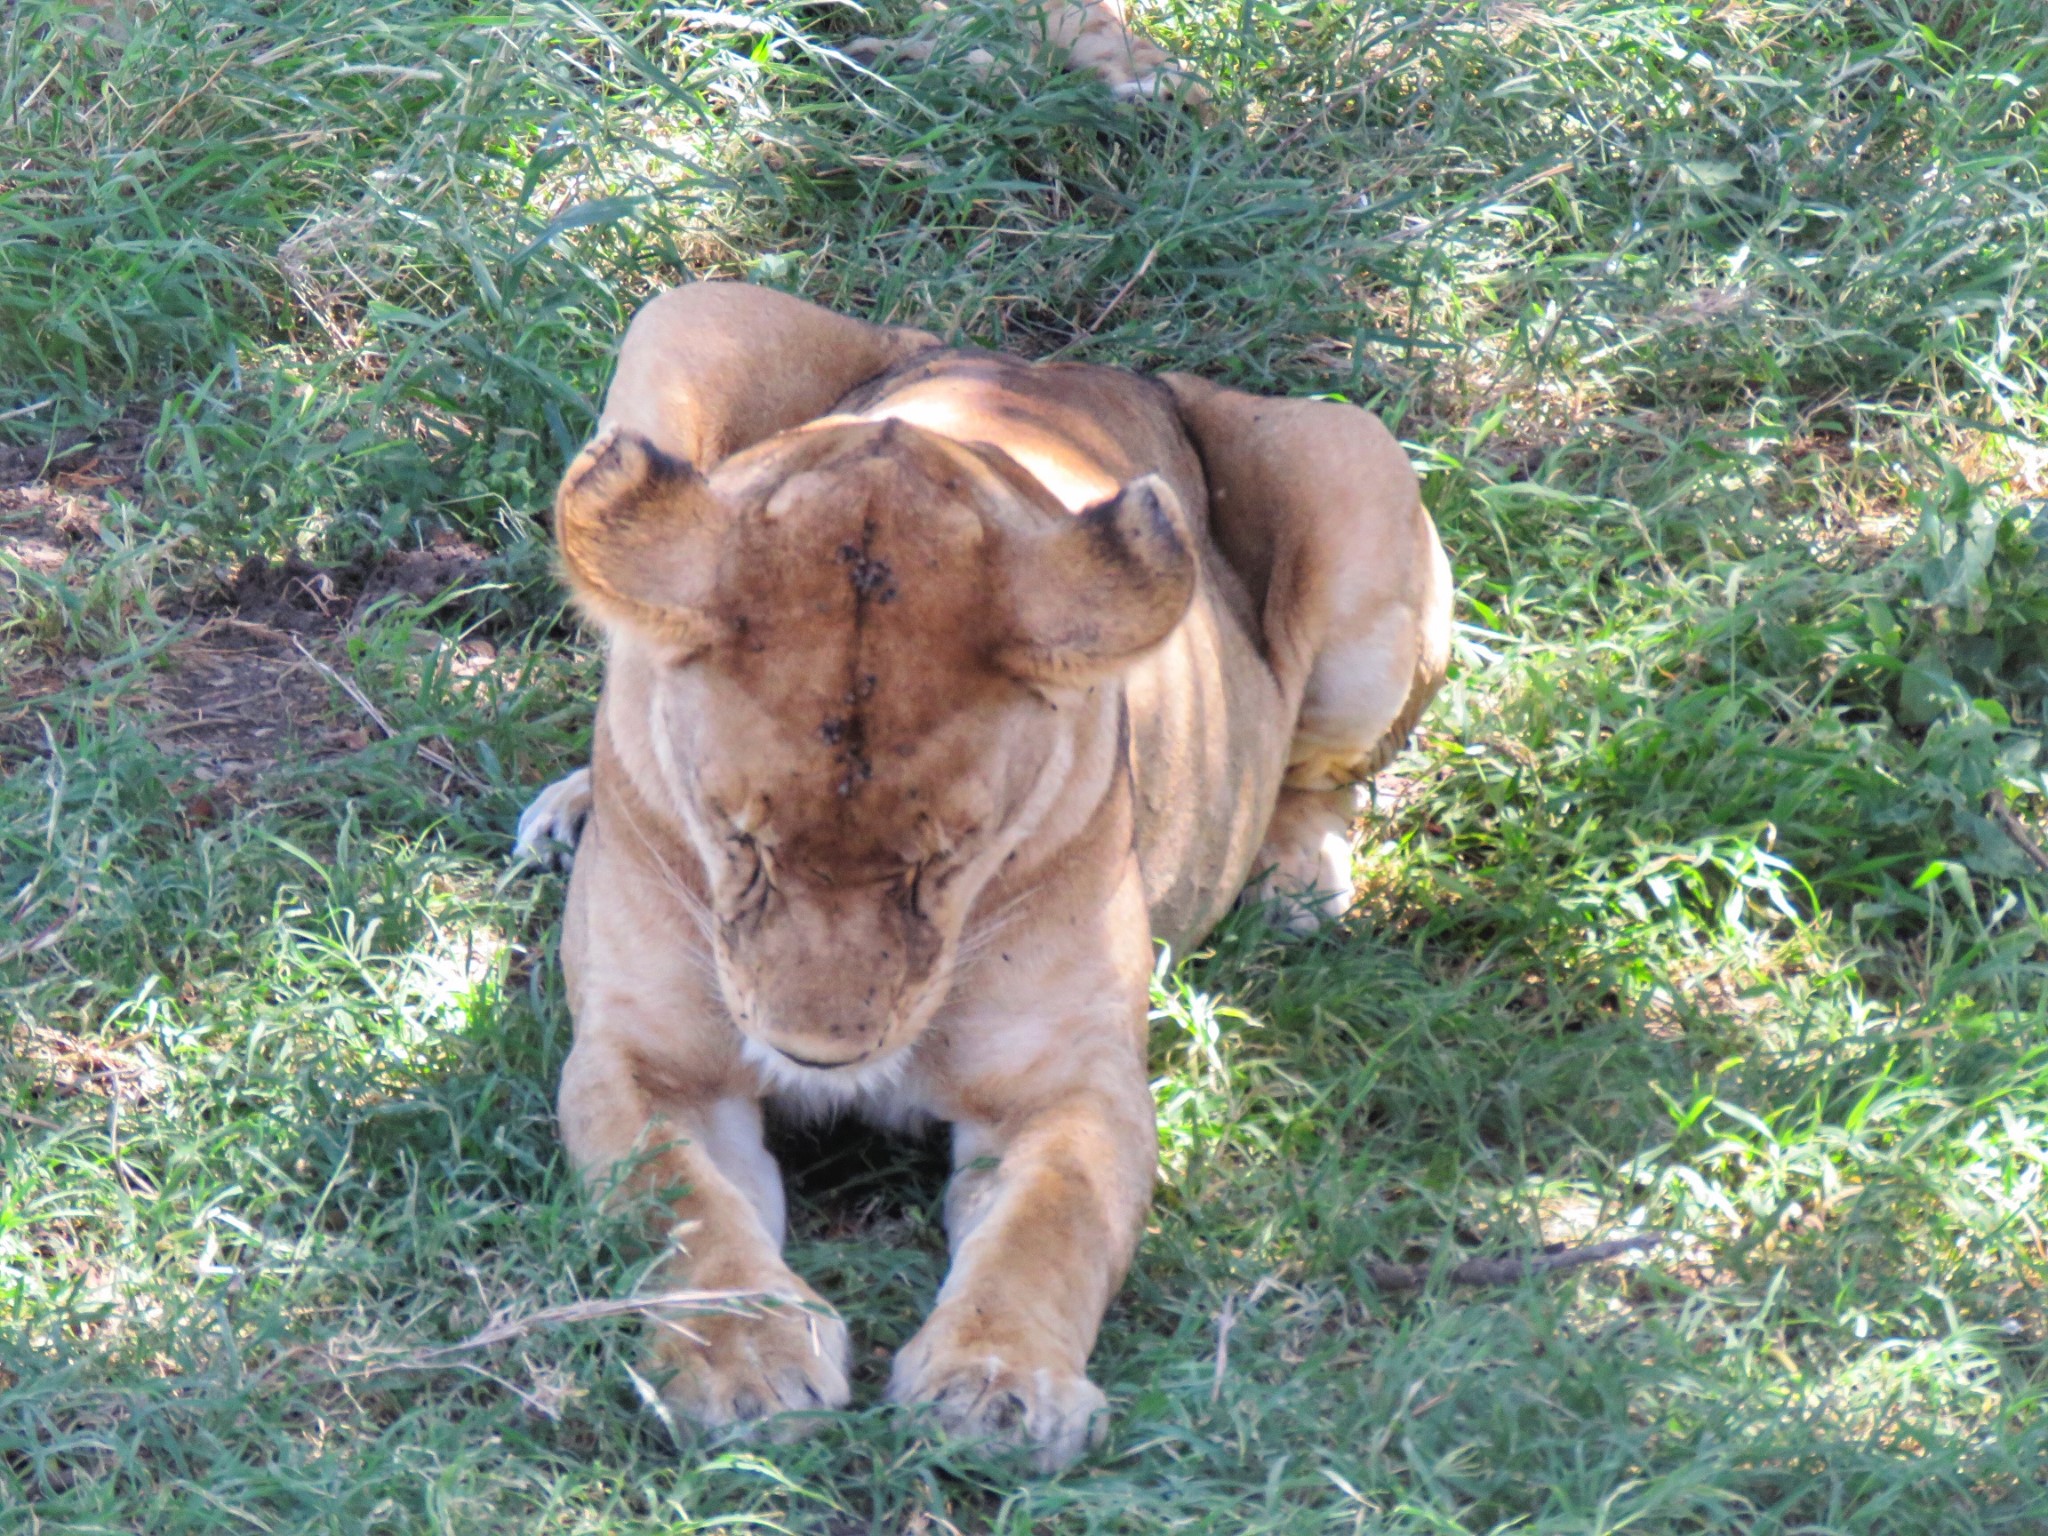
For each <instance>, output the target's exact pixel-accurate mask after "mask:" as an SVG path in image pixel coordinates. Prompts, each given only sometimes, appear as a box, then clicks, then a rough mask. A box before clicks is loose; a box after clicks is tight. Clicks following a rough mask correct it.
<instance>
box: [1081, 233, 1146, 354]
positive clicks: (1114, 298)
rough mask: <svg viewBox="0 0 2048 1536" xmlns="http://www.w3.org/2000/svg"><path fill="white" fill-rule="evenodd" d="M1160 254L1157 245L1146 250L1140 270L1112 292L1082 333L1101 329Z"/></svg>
mask: <svg viewBox="0 0 2048 1536" xmlns="http://www.w3.org/2000/svg"><path fill="white" fill-rule="evenodd" d="M1158 255H1159V247H1158V246H1157V245H1154V246H1153V247H1152V248H1151V249H1150V250H1148V251H1147V252H1145V259H1144V260H1143V261H1141V262H1139V263H1138V270H1137V271H1135V272H1133V273H1132V274H1131V275H1130V276H1129V277H1127V278H1125V279H1124V285H1123V287H1121V288H1119V289H1117V291H1116V292H1115V293H1113V294H1111V295H1110V296H1109V302H1108V303H1107V304H1105V305H1103V306H1102V308H1101V309H1100V310H1098V311H1097V312H1096V315H1095V318H1094V319H1093V320H1091V321H1089V322H1088V323H1087V324H1086V325H1084V326H1082V327H1081V333H1082V334H1083V335H1085V336H1093V335H1094V334H1095V332H1096V331H1097V330H1098V329H1100V327H1101V325H1102V322H1103V321H1105V320H1107V319H1108V318H1109V312H1110V311H1111V310H1113V309H1115V308H1116V307H1117V305H1119V304H1121V303H1123V301H1124V295H1125V294H1127V293H1129V292H1130V291H1131V290H1132V289H1133V288H1135V287H1137V286H1138V279H1139V278H1141V277H1143V276H1144V275H1145V274H1146V273H1147V272H1150V271H1151V270H1152V263H1153V261H1154V260H1155V259H1156V258H1157V257H1158Z"/></svg>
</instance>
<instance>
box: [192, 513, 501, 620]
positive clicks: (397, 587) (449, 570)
mask: <svg viewBox="0 0 2048 1536" xmlns="http://www.w3.org/2000/svg"><path fill="white" fill-rule="evenodd" d="M490 560H491V553H490V551H489V550H487V549H485V548H483V547H482V546H481V545H479V544H473V543H471V542H470V541H469V540H467V539H464V538H462V537H460V536H459V535H456V534H453V533H446V532H444V533H439V534H436V535H435V536H434V538H433V540H432V541H431V542H430V543H429V544H428V545H427V547H426V548H425V549H397V550H384V551H379V552H377V553H375V554H370V555H365V556H363V557H361V558H358V559H356V560H352V561H350V562H349V563H348V564H346V565H337V566H317V565H309V564H307V563H306V562H305V561H303V560H300V559H299V558H298V557H297V556H289V557H287V558H286V559H284V560H262V559H250V560H247V561H245V562H244V563H243V564H242V567H241V569H239V570H238V571H236V572H235V574H234V576H233V577H232V578H231V579H230V580H229V582H228V584H227V588H226V591H225V592H224V593H223V594H222V595H221V599H220V606H222V607H224V608H226V609H228V610H230V611H231V612H232V613H233V614H234V615H235V617H237V618H239V619H243V620H245V621H248V622H250V623H255V624H262V625H266V626H268V627H269V628H271V629H275V630H281V631H284V632H287V633H291V634H301V635H304V634H316V633H327V632H331V631H334V630H338V629H343V628H346V627H347V626H348V625H349V624H350V623H351V622H353V621H354V620H355V619H356V618H357V617H358V616H359V615H360V614H362V613H364V612H365V611H366V610H368V609H369V608H370V607H371V606H373V605H374V604H377V603H379V602H382V601H384V600H385V599H387V598H391V597H394V596H395V597H400V598H407V599H410V600H412V601H414V602H429V601H431V600H433V599H434V598H437V597H439V596H440V595H441V594H442V593H444V592H446V591H448V590H449V589H450V588H452V587H457V586H460V585H462V584H463V583H464V582H468V581H474V580H476V579H477V578H478V577H479V576H480V575H482V574H483V571H484V568H485V567H486V566H487V565H488V564H489V563H490Z"/></svg>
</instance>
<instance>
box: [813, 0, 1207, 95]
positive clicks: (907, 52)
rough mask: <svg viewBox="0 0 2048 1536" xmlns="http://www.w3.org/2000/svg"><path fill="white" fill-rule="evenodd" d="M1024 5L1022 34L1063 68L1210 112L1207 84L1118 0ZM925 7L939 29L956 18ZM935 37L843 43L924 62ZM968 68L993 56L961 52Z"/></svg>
mask: <svg viewBox="0 0 2048 1536" xmlns="http://www.w3.org/2000/svg"><path fill="white" fill-rule="evenodd" d="M1016 3H1017V7H1018V9H1019V10H1021V11H1022V12H1023V16H1022V18H1021V19H1022V22H1023V27H1024V32H1025V36H1026V38H1027V40H1029V41H1030V42H1032V43H1033V44H1034V45H1035V46H1036V47H1037V48H1039V49H1040V50H1042V51H1043V52H1044V53H1046V54H1047V55H1049V56H1050V57H1052V58H1054V59H1057V60H1058V61H1060V62H1061V63H1063V64H1065V65H1066V67H1067V68H1069V69H1076V70H1083V71H1086V72H1087V73H1089V74H1092V75H1094V76H1095V77H1096V78H1097V79H1098V80H1100V81H1102V83H1103V84H1105V85H1107V86H1108V87H1109V90H1110V94H1111V95H1113V96H1115V97H1116V98H1117V99H1119V100H1123V101H1128V100H1131V99H1134V98H1137V97H1172V98H1174V99H1176V100H1178V101H1180V102H1183V103H1185V104H1186V105H1188V106H1190V107H1193V108H1194V109H1195V111H1196V112H1197V114H1198V115H1200V116H1202V117H1204V118H1208V117H1210V116H1211V115H1212V113H1211V111H1210V102H1209V91H1208V89H1207V87H1205V86H1204V85H1203V84H1202V83H1201V82H1200V81H1199V80H1196V79H1194V78H1193V77H1192V76H1190V75H1189V74H1188V73H1187V72H1186V71H1185V70H1183V69H1181V68H1180V67H1178V66H1177V65H1176V64H1175V63H1174V62H1173V57H1172V55H1171V54H1169V53H1167V52H1166V50H1165V49H1163V48H1161V47H1160V46H1159V45H1158V44H1157V43H1155V42H1154V41H1152V39H1151V38H1149V37H1147V36H1146V35H1145V33H1144V31H1143V30H1142V29H1141V28H1138V27H1134V26H1132V25H1131V22H1130V18H1129V16H1128V14H1127V12H1126V10H1125V5H1124V0H1016ZM925 10H926V12H927V13H929V14H930V15H931V16H933V17H935V18H936V19H937V24H938V26H939V28H940V29H941V30H942V31H943V30H945V29H946V28H947V27H949V26H951V25H953V24H954V21H955V18H954V15H953V7H951V6H949V5H947V4H946V3H944V0H928V3H927V4H926V6H925ZM936 48H937V44H936V43H934V42H933V41H931V40H930V39H928V38H925V39H895V40H890V39H884V38H877V37H861V38H856V39H854V40H853V41H852V42H851V43H849V44H848V45H847V52H848V53H850V54H852V55H853V56H854V57H856V58H863V59H870V60H872V59H878V58H881V57H884V56H890V55H893V56H894V57H897V58H903V59H911V60H915V61H919V62H922V61H924V60H926V59H929V58H930V57H931V55H932V54H933V52H934V51H935V50H936ZM965 57H966V63H967V66H968V68H969V69H971V70H974V71H976V72H977V73H979V72H981V71H985V70H987V69H988V68H989V67H990V66H991V65H992V64H994V62H995V60H994V58H993V56H992V55H990V54H989V53H988V52H986V51H985V50H983V49H980V48H975V49H971V50H969V51H968V53H967V54H966V56H965Z"/></svg>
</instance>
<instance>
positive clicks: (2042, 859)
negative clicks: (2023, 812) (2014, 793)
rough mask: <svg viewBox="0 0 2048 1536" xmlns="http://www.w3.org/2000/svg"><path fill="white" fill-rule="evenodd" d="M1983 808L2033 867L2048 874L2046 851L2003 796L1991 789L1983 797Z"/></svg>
mask: <svg viewBox="0 0 2048 1536" xmlns="http://www.w3.org/2000/svg"><path fill="white" fill-rule="evenodd" d="M1984 808H1985V809H1986V810H1987V811H1989V812H1990V813H1991V819H1992V820H1993V821H1995V822H1997V823H1998V826H1999V830H2000V831H2002V832H2004V833H2005V835H2006V836H2007V837H2009V838H2011V839H2012V840H2013V845H2014V846H2015V847H2017V848H2018V849H2019V851H2020V852H2021V853H2024V854H2025V855H2026V856H2027V858H2028V860H2029V861H2031V862H2032V864H2033V866H2034V868H2036V869H2038V870H2040V871H2041V872H2042V873H2043V874H2048V852H2043V851H2042V849H2041V845H2040V844H2039V843H2037V842H2035V841H2034V835H2033V834H2032V833H2031V832H2029V831H2028V830H2027V824H2026V823H2025V822H2023V821H2021V820H2020V819H2019V817H2017V816H2015V815H2013V813H2012V807H2011V806H2009V805H2007V804H2006V803H2005V796H2004V795H2002V794H2000V793H1999V792H1998V791H1997V790H1995V789H1994V790H1993V791H1992V792H1991V793H1990V795H1988V796H1987V797H1986V798H1985V801H1984Z"/></svg>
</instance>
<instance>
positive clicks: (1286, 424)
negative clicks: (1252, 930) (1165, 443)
mask: <svg viewBox="0 0 2048 1536" xmlns="http://www.w3.org/2000/svg"><path fill="white" fill-rule="evenodd" d="M1166 383H1167V385H1168V387H1169V388H1171V389H1172V390H1173V393H1174V397H1175V400H1176V402H1177V404H1178V405H1179V408H1180V412H1181V419H1182V421H1183V422H1184V423H1185V425H1186V426H1187V429H1188V432H1189V435H1190V436H1192V437H1193V438H1194V440H1195V442H1196V445H1197V446H1198V447H1199V448H1200V450H1201V453H1202V462H1203V467H1204V469H1205V471H1206V473H1207V476H1208V480H1209V499H1210V529H1211V532H1212V534H1213V535H1214V537H1215V539H1216V543H1217V546H1218V548H1219V549H1220V550H1221V551H1222V553H1223V555H1224V557H1225V558H1226V559H1227V560H1229V561H1230V563H1231V565H1232V566H1233V567H1234V568H1236V570H1237V571H1238V572H1239V574H1240V575H1241V576H1243V578H1244V580H1245V583H1246V585H1247V586H1248V587H1249V588H1250V589H1251V594H1252V598H1253V601H1254V603H1255V604H1256V605H1257V608H1258V612H1259V615H1260V622H1261V627H1262V629H1263V631H1264V633H1263V635H1262V639H1263V641H1264V643H1265V649H1266V656H1267V660H1268V661H1269V662H1270V664H1271V665H1272V667H1273V672H1274V676H1275V678H1276V679H1277V680H1278V682H1279V683H1280V687H1281V691H1282V694H1283V696H1284V697H1285V698H1286V699H1288V700H1289V701H1290V702H1291V703H1292V704H1293V706H1294V709H1295V716H1294V730H1293V735H1292V739H1291V741H1290V742H1289V744H1288V748H1287V761H1286V773H1285V777H1284V778H1283V779H1282V781H1281V783H1282V787H1281V790H1280V797H1279V801H1278V803H1277V804H1276V806H1275V807H1274V811H1273V817H1272V820H1271V822H1270V823H1269V824H1268V827H1267V831H1266V837H1265V841H1264V845H1263V846H1262V847H1261V848H1260V850H1259V853H1258V856H1257V858H1256V859H1255V860H1254V861H1253V866H1252V867H1253V870H1254V872H1255V874H1254V883H1253V886H1252V888H1251V890H1252V894H1253V895H1254V896H1255V897H1258V898H1261V899H1264V900H1267V901H1270V902H1272V903H1273V904H1274V905H1275V907H1276V908H1277V913H1276V915H1277V917H1278V919H1279V921H1280V922H1281V923H1282V924H1283V926H1285V927H1287V928H1289V929H1290V930H1292V931H1294V932H1308V931H1310V930H1312V929H1314V928H1315V927H1316V926H1318V925H1319V924H1320V923H1322V922H1324V921H1327V920H1330V919H1333V918H1337V917H1341V916H1342V915H1343V914H1344V912H1345V911H1346V910H1347V909H1348V908H1349V907H1350V905H1351V902H1352V899H1353V887H1352V876H1351V847H1352V833H1351V829H1352V826H1353V823H1354V821H1355V819H1356V815H1357V809H1358V800H1359V796H1360V793H1361V787H1362V786H1364V785H1366V784H1369V783H1370V782H1371V780H1372V777H1373V775H1374V774H1375V773H1377V772H1378V771H1379V770H1380V769H1381V768H1383V767H1384V766H1386V764H1387V763H1388V762H1389V761H1390V760H1391V759H1392V758H1393V756H1394V754H1395V753H1397V752H1398V751H1400V750H1401V748H1402V746H1403V745H1404V744H1405V743H1406V741H1407V739H1408V734H1409V732H1410V731H1412V730H1413V729H1414V728H1415V724H1416V722H1417V721H1418V720H1419V719H1420V718H1421V715H1422V712H1423V710H1424V709H1426V708H1427V707H1428V706H1429V701H1430V700H1431V699H1432V698H1434V697H1435V695H1436V691H1437V689H1438V688H1439V687H1440V686H1441V685H1442V683H1443V679H1444V670H1445V667H1446V665H1447V663H1448V661H1449V658H1450V637H1451V572H1450V565H1449V563H1448V561H1446V560H1445V558H1444V552H1443V546H1442V545H1441V544H1440V543H1438V541H1437V536H1436V528H1435V525H1434V524H1432V523H1431V521H1430V519H1429V514H1428V513H1427V512H1425V511H1424V510H1423V508H1422V500H1421V496H1420V493H1419V489H1418V487H1417V484H1416V480H1415V474H1414V471H1413V470H1412V469H1410V468H1409V465H1408V460H1407V456H1406V455H1405V454H1404V453H1403V452H1402V451H1401V446H1400V444H1399V443H1397V442H1396V441H1395V440H1394V437H1393V435H1392V434H1391V433H1389V432H1388V431H1387V429H1386V428H1385V427H1384V426H1382V425H1381V424H1380V422H1379V420H1378V419H1377V418H1376V417H1374V416H1371V415H1369V414H1368V413H1366V412H1364V411H1361V410H1359V409H1358V408H1357V407H1355V406H1351V405H1344V404H1340V403H1338V402H1335V401H1327V400H1275V399H1265V398H1261V397H1259V396H1255V395H1247V394H1241V393H1239V392H1238V391H1236V390H1229V389H1219V388H1217V387H1216V386H1215V385H1212V384H1208V383H1204V382H1203V381H1201V380H1198V379H1192V378H1189V377H1187V376H1185V375H1180V374H1169V375H1167V376H1166Z"/></svg>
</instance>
